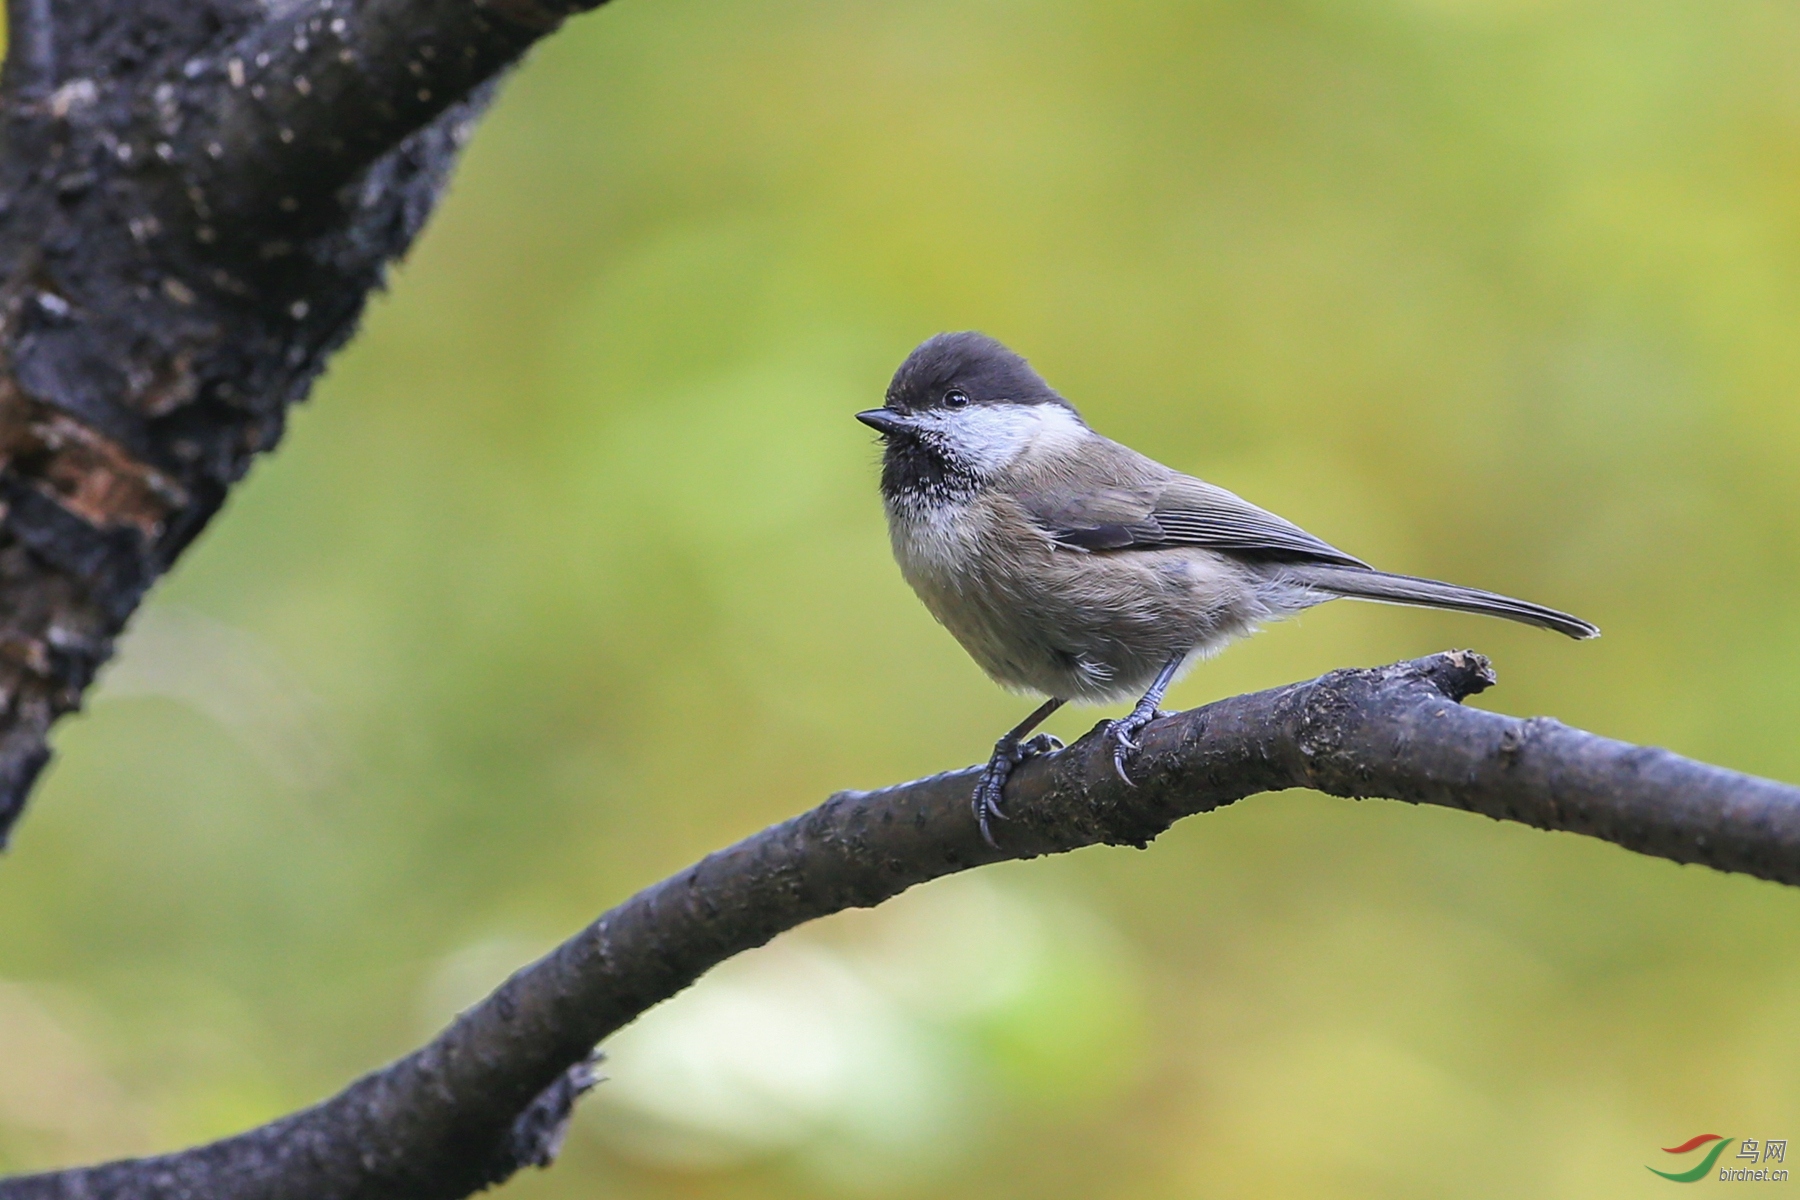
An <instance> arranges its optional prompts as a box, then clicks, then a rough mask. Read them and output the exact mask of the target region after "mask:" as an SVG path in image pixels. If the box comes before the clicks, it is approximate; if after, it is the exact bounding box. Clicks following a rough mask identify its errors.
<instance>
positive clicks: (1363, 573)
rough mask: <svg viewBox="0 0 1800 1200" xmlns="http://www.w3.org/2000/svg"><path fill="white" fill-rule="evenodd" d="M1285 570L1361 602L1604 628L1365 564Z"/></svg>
mask: <svg viewBox="0 0 1800 1200" xmlns="http://www.w3.org/2000/svg"><path fill="white" fill-rule="evenodd" d="M1282 574H1283V575H1285V576H1287V577H1288V578H1290V579H1292V580H1293V581H1294V582H1296V583H1302V584H1305V585H1306V586H1307V587H1311V588H1317V589H1318V590H1320V591H1324V592H1332V593H1335V594H1336V595H1339V596H1350V597H1354V598H1355V599H1358V600H1380V601H1384V602H1386V603H1388V604H1410V605H1415V606H1417V607H1419V608H1448V609H1452V610H1454V611H1456V612H1467V613H1481V614H1483V615H1484V616H1490V617H1505V618H1506V619H1507V620H1509V621H1519V622H1521V623H1523V624H1526V625H1536V626H1537V627H1538V628H1540V629H1552V630H1555V631H1556V632H1557V633H1561V634H1565V635H1567V636H1568V637H1572V638H1578V639H1579V638H1593V637H1599V636H1600V627H1599V626H1597V625H1592V624H1590V623H1588V622H1587V621H1583V620H1582V619H1581V618H1580V617H1572V616H1570V615H1569V614H1568V613H1566V612H1558V611H1556V610H1555V609H1554V608H1545V607H1544V606H1543V605H1541V604H1533V603H1531V602H1530V601H1529V600H1514V599H1513V598H1512V597H1511V596H1501V595H1498V594H1496V593H1494V592H1484V591H1482V590H1480V589H1479V588H1471V587H1462V586H1460V585H1458V584H1454V583H1442V582H1439V581H1438V580H1436V579H1419V578H1416V577H1414V576H1412V575H1390V574H1388V573H1387V572H1386V571H1375V570H1371V569H1369V568H1366V567H1340V566H1331V565H1328V564H1325V563H1292V564H1288V565H1286V566H1285V567H1284V568H1283V570H1282Z"/></svg>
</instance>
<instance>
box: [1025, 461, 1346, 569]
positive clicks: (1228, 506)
mask: <svg viewBox="0 0 1800 1200" xmlns="http://www.w3.org/2000/svg"><path fill="white" fill-rule="evenodd" d="M1026 508H1027V510H1028V511H1029V512H1030V513H1031V516H1032V518H1033V519H1034V520H1035V521H1037V523H1038V524H1039V525H1040V526H1041V527H1042V528H1043V529H1044V530H1045V531H1046V532H1048V533H1049V534H1050V536H1051V537H1052V538H1054V539H1055V540H1056V542H1057V543H1058V544H1059V545H1063V546H1068V547H1070V548H1071V549H1077V550H1148V549H1157V548H1162V547H1168V546H1203V547H1205V548H1206V549H1209V550H1219V551H1223V552H1225V553H1228V554H1237V555H1242V556H1244V557H1246V558H1261V559H1270V560H1274V561H1280V562H1324V563H1339V564H1342V565H1344V566H1349V567H1366V566H1367V565H1368V564H1367V563H1365V562H1363V561H1362V560H1361V559H1358V558H1353V557H1351V556H1350V555H1348V554H1345V553H1344V552H1343V551H1342V550H1339V549H1337V548H1336V547H1335V546H1332V545H1330V544H1329V543H1326V542H1322V541H1320V540H1319V539H1318V538H1316V537H1314V536H1313V535H1312V534H1310V533H1308V532H1306V530H1304V529H1302V528H1300V527H1299V526H1298V525H1295V524H1294V523H1293V522H1291V521H1284V520H1282V519H1281V518H1280V517H1278V516H1276V515H1275V514H1274V513H1272V512H1268V511H1266V510H1264V509H1261V508H1258V507H1256V505H1254V504H1252V503H1250V502H1249V501H1248V500H1245V499H1243V498H1242V497H1240V496H1237V495H1234V494H1233V493H1231V492H1228V491H1226V490H1225V489H1224V488H1222V487H1215V486H1213V485H1212V484H1210V483H1206V482H1204V481H1202V480H1199V479H1194V478H1192V477H1191V476H1188V475H1180V474H1177V473H1175V472H1170V473H1169V475H1168V477H1167V478H1165V479H1162V480H1158V481H1156V482H1155V483H1146V484H1143V485H1140V486H1137V487H1130V486H1127V487H1115V488H1107V489H1103V490H1100V491H1091V492H1077V491H1075V490H1073V489H1069V488H1063V489H1057V488H1049V489H1045V490H1044V491H1042V492H1039V493H1038V494H1036V495H1034V496H1032V497H1030V498H1029V500H1028V501H1027V504H1026Z"/></svg>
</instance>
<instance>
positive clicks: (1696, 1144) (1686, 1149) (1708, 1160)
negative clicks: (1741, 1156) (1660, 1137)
mask: <svg viewBox="0 0 1800 1200" xmlns="http://www.w3.org/2000/svg"><path fill="white" fill-rule="evenodd" d="M1735 1140H1737V1139H1735V1138H1728V1137H1720V1136H1719V1135H1718V1134H1716V1133H1703V1134H1700V1135H1699V1136H1698V1137H1691V1138H1689V1139H1688V1140H1687V1141H1685V1142H1683V1143H1681V1145H1679V1146H1664V1147H1663V1148H1662V1150H1663V1153H1664V1154H1688V1153H1691V1152H1692V1151H1695V1150H1698V1149H1699V1148H1700V1147H1702V1146H1704V1145H1706V1143H1708V1142H1711V1143H1712V1144H1713V1146H1712V1149H1710V1150H1708V1151H1707V1152H1706V1157H1704V1158H1702V1159H1701V1160H1700V1162H1699V1163H1698V1164H1697V1165H1695V1166H1693V1167H1690V1168H1689V1169H1687V1170H1685V1171H1658V1170H1657V1169H1656V1168H1655V1167H1646V1168H1645V1170H1647V1171H1649V1172H1650V1173H1651V1174H1653V1175H1661V1176H1662V1177H1663V1178H1664V1179H1672V1180H1674V1181H1675V1182H1676V1183H1693V1182H1694V1181H1695V1180H1696V1179H1704V1178H1705V1177H1706V1176H1707V1175H1708V1174H1709V1173H1710V1172H1711V1171H1712V1169H1713V1164H1714V1163H1716V1162H1718V1161H1719V1155H1721V1154H1723V1153H1725V1147H1727V1146H1729V1145H1731V1143H1732V1142H1734V1141H1735Z"/></svg>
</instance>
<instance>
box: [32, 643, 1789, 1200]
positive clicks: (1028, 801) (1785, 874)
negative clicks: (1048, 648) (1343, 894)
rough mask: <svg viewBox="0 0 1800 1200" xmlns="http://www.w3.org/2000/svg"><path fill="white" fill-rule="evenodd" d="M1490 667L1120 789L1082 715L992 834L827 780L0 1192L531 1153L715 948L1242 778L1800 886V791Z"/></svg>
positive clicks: (1171, 733)
mask: <svg viewBox="0 0 1800 1200" xmlns="http://www.w3.org/2000/svg"><path fill="white" fill-rule="evenodd" d="M1492 682H1493V675H1492V673H1491V671H1490V670H1489V667H1488V663H1487V660H1486V659H1484V658H1482V657H1481V656H1480V655H1478V654H1472V653H1468V652H1458V653H1450V654H1439V655H1434V656H1432V657H1430V658H1424V659H1418V660H1416V661H1413V662H1404V663H1397V664H1394V665H1393V666H1388V667H1381V668H1377V669H1373V670H1353V671H1335V672H1333V673H1331V674H1329V675H1325V676H1323V677H1321V678H1319V679H1315V680H1311V681H1309V682H1306V683H1298V684H1293V685H1291V686H1289V687H1283V688H1276V689H1274V690H1272V691H1266V692H1257V693H1254V694H1252V695H1245V696H1237V697H1233V698H1232V699H1229V700H1221V701H1219V702H1218V703H1216V704H1211V705H1208V706H1206V707H1205V708H1200V709H1195V710H1193V711H1191V712H1185V713H1178V714H1176V715H1174V716H1171V717H1168V718H1165V719H1163V720H1159V721H1157V722H1155V723H1154V724H1152V725H1151V726H1150V727H1149V728H1148V729H1146V730H1145V731H1144V733H1143V734H1142V736H1141V739H1140V740H1141V743H1142V746H1143V751H1142V753H1141V754H1140V755H1139V756H1138V757H1137V758H1136V759H1135V760H1134V762H1133V773H1134V775H1135V777H1136V779H1137V786H1135V787H1127V786H1126V785H1124V784H1122V783H1120V782H1119V781H1118V780H1117V779H1116V778H1115V777H1114V776H1113V774H1112V770H1111V763H1110V755H1109V753H1108V751H1107V749H1106V747H1105V746H1104V745H1103V744H1102V740H1101V739H1100V738H1098V737H1096V736H1094V734H1090V735H1089V736H1088V737H1086V738H1084V739H1083V740H1082V741H1081V742H1079V743H1077V744H1076V745H1075V746H1072V747H1070V748H1069V749H1068V750H1065V751H1062V752H1060V753H1058V754H1054V755H1051V756H1049V757H1046V758H1040V759H1035V760H1032V761H1030V762H1028V763H1026V764H1025V765H1024V766H1023V767H1021V768H1020V769H1019V771H1018V772H1017V773H1016V774H1015V775H1014V778H1013V781H1012V783H1011V784H1010V785H1009V787H1008V792H1009V799H1008V806H1009V808H1010V810H1011V811H1012V812H1013V813H1014V816H1015V819H1014V820H1013V821H1011V822H1010V823H1008V824H1006V825H1004V826H1002V837H1001V846H1000V848H998V849H996V848H993V847H990V846H987V845H985V844H984V843H983V842H982V840H981V837H980V834H979V833H978V832H977V829H976V825H975V821H974V819H973V818H972V816H971V815H970V811H969V800H970V792H971V789H972V787H973V784H974V781H975V779H976V777H977V775H978V773H979V771H978V769H977V768H969V769H967V770H962V771H955V772H951V773H947V774H943V775H936V776H933V777H931V778H929V779H921V780H917V781H915V782H912V783H904V784H899V785H897V786H894V787H889V788H883V789H882V790H880V791H874V792H840V793H839V794H837V795H835V796H833V797H831V798H830V799H829V800H827V801H826V802H825V803H824V804H822V805H820V806H819V807H818V808H816V809H813V810H812V811H811V812H808V813H804V814H802V815H800V816H797V817H795V818H793V819H792V820H789V821H785V822H783V823H782V824H779V825H775V826H772V827H771V828H769V829H765V830H763V831H762V832H761V833H758V834H756V835H754V836H752V837H749V838H746V839H745V840H743V841H742V842H739V843H738V844H737V845H735V846H732V847H730V848H728V849H725V850H721V851H719V852H718V853H716V854H712V855H710V856H708V857H707V858H706V859H704V860H702V861H701V862H699V863H697V864H696V865H694V866H693V867H690V868H689V869H687V870H685V871H682V872H681V873H680V874H678V875H675V876H672V877H671V878H669V879H666V880H664V881H663V882H662V883H659V884H657V885H656V886H654V887H651V888H649V889H647V890H645V891H643V892H640V893H639V894H638V895H636V896H634V897H632V898H631V899H629V900H627V901H626V902H624V903H623V904H621V905H619V906H618V907H617V908H614V909H613V910H612V911H611V912H608V913H607V914H605V915H604V916H602V917H601V918H600V919H599V920H598V921H596V922H595V923H594V924H592V925H590V926H589V927H588V928H587V929H585V930H583V931H582V932H581V933H579V934H578V935H576V936H575V937H573V938H571V939H570V940H569V941H567V942H565V943H563V945H562V946H560V947H558V948H557V949H556V950H555V951H553V952H552V953H550V954H549V955H547V956H546V957H545V958H543V959H541V960H539V961H538V962H536V963H534V964H532V965H531V966H529V967H526V968H525V969H523V970H521V971H519V972H518V973H517V974H515V975H514V976H513V977H512V978H511V979H509V980H508V981H507V982H506V983H505V984H504V985H502V986H501V987H500V989H499V990H498V991H496V992H495V993H494V994H493V995H492V996H491V997H489V998H488V999H487V1000H486V1001H484V1002H482V1003H481V1004H480V1005H478V1006H476V1007H475V1008H473V1009H471V1010H469V1011H468V1012H466V1013H465V1014H463V1016H461V1017H460V1018H459V1019H458V1020H457V1021H456V1022H455V1024H453V1025H452V1026H451V1027H450V1028H449V1029H448V1030H446V1031H445V1032H444V1033H443V1034H441V1035H440V1036H439V1037H437V1038H436V1039H435V1040H433V1041H432V1042H431V1043H430V1044H429V1045H427V1046H425V1047H424V1048H422V1049H420V1050H419V1051H417V1052H415V1053H414V1054H412V1055H409V1056H408V1057H406V1058H403V1059H401V1060H400V1061H398V1062H396V1063H394V1064H392V1065H391V1066H388V1067H386V1068H384V1069H382V1070H380V1071H377V1072H375V1073H374V1074H371V1075H368V1076H365V1077H364V1078H362V1079H360V1080H358V1081H357V1082H355V1083H353V1084H351V1085H350V1087H348V1088H347V1089H345V1090H344V1091H343V1092H342V1093H340V1094H339V1095H337V1096H335V1097H333V1098H332V1099H330V1100H327V1101H325V1102H324V1103H322V1104H319V1105H316V1106H315V1107H313V1108H310V1109H307V1110H305V1111H303V1112H299V1113H295V1114H293V1115H292V1116H288V1117H284V1118H281V1119H280V1120H277V1121H275V1122H272V1123H271V1124H269V1125H265V1126H263V1127H261V1128H259V1129H254V1130H251V1131H249V1132H247V1133H243V1134H239V1135H238V1136H236V1137H232V1138H227V1139H225V1140H224V1141H221V1142H215V1143H213V1144H211V1145H208V1146H202V1147H199V1148H197V1149H194V1150H188V1151H183V1152H180V1153H176V1154H170V1155H165V1156H163V1157H160V1158H152V1159H140V1160H129V1161H124V1162H117V1163H110V1164H107V1165H104V1166H99V1167H89V1168H81V1169H76V1170H70V1171H62V1172H56V1173H52V1174H46V1175H37V1176H30V1177H24V1178H17V1179H13V1180H10V1181H0V1200H76V1198H78V1197H79V1198H81V1200H113V1198H116V1200H126V1198H127V1197H129V1198H131V1200H163V1198H167V1200H175V1198H176V1197H183V1198H186V1200H209V1198H214V1197H216V1198H218V1200H225V1198H226V1197H233V1198H239V1197H252V1196H254V1197H259V1198H261V1200H318V1198H321V1197H332V1198H334V1200H365V1198H366V1200H374V1198H376V1197H395V1196H406V1197H409V1198H410V1200H431V1198H445V1200H448V1198H453V1197H461V1196H464V1195H467V1194H469V1193H471V1192H473V1191H475V1190H477V1189H479V1188H481V1187H483V1186H486V1185H488V1184H490V1183H493V1182H495V1181H497V1180H498V1179H501V1178H504V1177H505V1176H506V1175H507V1174H509V1173H510V1172H511V1171H513V1170H516V1169H517V1168H519V1167H520V1166H524V1165H527V1164H533V1163H536V1164H541V1163H542V1162H543V1161H544V1159H545V1157H546V1155H545V1153H544V1147H545V1146H546V1145H548V1144H553V1142H554V1136H552V1137H550V1138H549V1139H548V1140H546V1138H545V1137H543V1136H537V1135H533V1134H530V1133H529V1130H539V1131H542V1130H546V1129H548V1130H551V1131H553V1132H554V1131H557V1130H560V1126H561V1123H562V1122H563V1121H564V1120H566V1118H567V1114H568V1110H569V1106H570V1105H571V1104H572V1103H573V1101H574V1099H575V1096H576V1095H578V1094H579V1090H580V1085H581V1084H582V1083H583V1082H585V1079H586V1077H585V1075H579V1074H578V1075H575V1076H572V1075H571V1074H570V1072H571V1071H572V1070H573V1071H575V1072H577V1073H579V1072H583V1071H585V1064H586V1063H587V1062H588V1057H587V1056H588V1054H589V1052H590V1050H591V1049H592V1047H593V1046H594V1045H595V1044H596V1043H597V1042H599V1041H600V1040H601V1039H603V1038H605V1037H606V1036H608V1035H609V1034H611V1033H613V1032H614V1031H616V1030H617V1029H619V1028H621V1027H622V1026H624V1025H625V1024H626V1023H628V1022H630V1021H631V1020H632V1019H633V1018H635V1017H636V1016H637V1015H638V1014H640V1013H642V1012H644V1011H645V1010H646V1009H648V1008H649V1007H650V1006H651V1005H653V1004H656V1003H657V1002H659V1001H661V1000H664V999H667V998H668V997H670V996H672V995H674V994H675V993H676V992H678V991H680V990H681V989H683V988H685V987H687V986H688V985H689V984H691V983H692V982H693V981H694V980H696V979H698V978H699V977H700V976H701V975H702V974H704V973H705V972H706V971H707V970H708V969H710V968H711V967H713V966H715V965H716V964H718V963H720V962H722V961H723V960H725V959H727V958H730V957H731V956H732V955H734V954H738V953H740V952H742V951H744V950H747V949H750V948H751V947H754V946H759V945H761V944H763V943H764V942H767V941H768V940H769V939H770V938H772V937H774V936H775V935H776V934H778V933H781V932H782V931H783V930H787V929H791V928H793V927H794V926H796V925H799V924H801V923H803V922H805V921H809V920H812V919H813V918H815V917H820V916H824V915H827V914H829V913H834V912H838V911H840V910H843V909H847V908H860V907H867V906H870V905H874V904H879V903H881V902H882V901H883V900H886V899H888V898H889V897H891V896H894V895H896V894H898V893H900V892H902V891H904V890H905V889H907V888H909V887H911V886H913V885H914V884H917V883H922V882H924V881H926V880H928V879H933V878H936V877H938V876H941V875H946V874H950V873H952V872H955V871H961V870H966V869H968V868H970V867H975V866H980V865H983V864H985V863H990V862H996V861H1000V860H1003V859H1015V858H1033V857H1036V856H1038V855H1044V854H1055V853H1061V852H1063V851H1067V850H1073V849H1076V848H1078V847H1081V846H1088V845H1094V844H1097V843H1109V844H1126V845H1138V846H1141V845H1144V844H1146V843H1148V842H1149V841H1150V839H1152V838H1154V837H1155V836H1156V835H1157V834H1159V833H1161V832H1162V831H1163V830H1165V829H1167V828H1168V827H1169V826H1170V825H1171V824H1173V823H1174V822H1175V821H1176V820H1177V819H1179V818H1181V817H1183V816H1187V815H1190V814H1194V813H1203V812H1208V811H1210V810H1212V809H1216V808H1219V807H1222V806H1224V805H1227V804H1231V803H1233V802H1234V801H1237V800H1240V799H1242V798H1244V797H1246V796H1250V795H1253V794H1255V793H1258V792H1265V791H1274V790H1278V789H1282V788H1291V787H1312V788H1316V789H1318V790H1320V791H1323V792H1328V793H1330V794H1332V795H1336V796H1346V797H1367V796H1387V797H1392V798H1394V799H1399V800H1406V801H1411V802H1414V803H1424V804H1441V805H1447V806H1449V807H1452V808H1460V809H1466V810H1468V811H1470V812H1477V813H1482V814H1485V815H1487V816H1490V817H1494V818H1497V819H1502V820H1512V821H1522V822H1524V823H1525V824H1528V825H1534V826H1537V827H1538V828H1540V829H1560V830H1567V831H1570V832H1574V833H1583V834H1588V835H1590V836H1593V837H1599V838H1604V839H1606V840H1608V841H1612V842H1615V843H1617V844H1619V845H1621V846H1624V847H1627V848H1629V849H1632V850H1637V851H1640V852H1642V853H1645V854H1653V855H1657V856H1660V857H1663V858H1669V859H1673V860H1675V861H1677V862H1696V863H1706V864H1708V865H1710V866H1714V867H1717V868H1719V869H1721V870H1729V871H1741V872H1745V873H1748V874H1751V875H1757V876H1760V877H1762V878H1765V879H1774V880H1779V881H1781V882H1783V883H1796V882H1800V788H1795V787H1791V786H1789V785H1786V784H1781V783H1774V782H1771V781H1769V780H1765V779H1757V778H1754V777H1752V776H1748V775H1741V774H1738V773H1737V772H1735V771H1727V770H1724V769H1722V768H1719V767H1712V766H1707V765H1706V764H1703V763H1698V762H1694V761H1692V760H1691V759H1686V758H1682V757H1680V756H1679V755H1675V754H1671V753H1669V752H1667V751H1664V750H1655V749H1649V748H1646V747H1641V746H1632V745H1629V744H1627V743H1624V742H1615V741H1611V740H1609V739H1606V738H1601V737H1596V736H1594V735H1593V734H1589V733H1583V732H1581V731H1580V730H1577V729H1571V728H1568V727H1567V726H1564V725H1561V724H1559V723H1557V722H1555V721H1551V720H1547V719H1544V718H1533V719H1530V720H1519V719H1516V718H1513V717H1506V716H1500V715H1498V714H1495V713H1489V712H1483V711H1481V710H1478V709H1472V708H1466V707H1463V706H1462V705H1461V704H1460V701H1461V700H1462V699H1463V698H1464V697H1466V696H1468V695H1471V694H1473V693H1475V692H1479V691H1481V690H1483V689H1484V688H1486V687H1488V686H1489V685H1490V684H1491V683H1492ZM1096 732H1097V731H1096ZM533 1114H536V1115H535V1116H534V1115H533ZM522 1129H524V1130H527V1132H526V1133H522V1132H521V1130H522Z"/></svg>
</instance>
